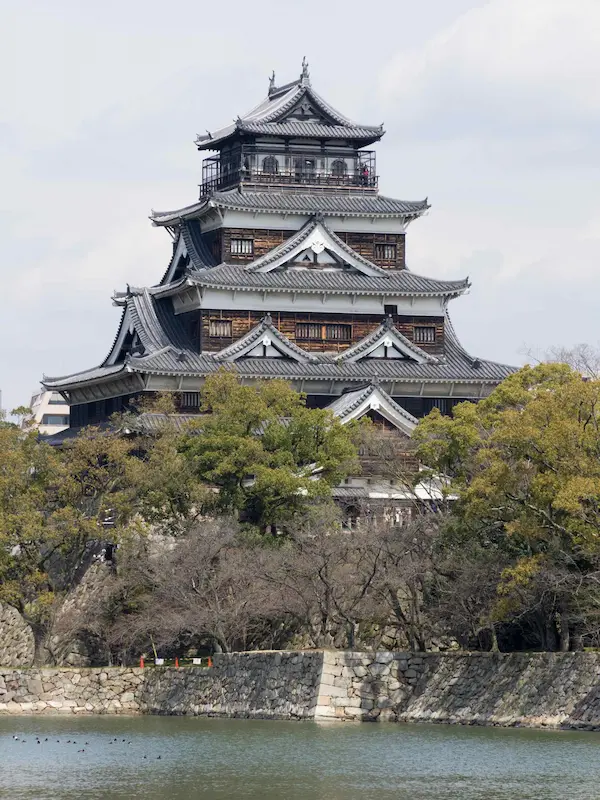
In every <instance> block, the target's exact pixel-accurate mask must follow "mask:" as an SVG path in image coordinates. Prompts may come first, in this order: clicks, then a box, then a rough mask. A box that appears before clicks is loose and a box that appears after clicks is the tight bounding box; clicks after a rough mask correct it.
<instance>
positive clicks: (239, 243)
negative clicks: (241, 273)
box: [231, 239, 254, 256]
mask: <svg viewBox="0 0 600 800" xmlns="http://www.w3.org/2000/svg"><path fill="white" fill-rule="evenodd" d="M253 252H254V241H253V240H252V239H232V240H231V255H232V256H251V255H252V253H253Z"/></svg>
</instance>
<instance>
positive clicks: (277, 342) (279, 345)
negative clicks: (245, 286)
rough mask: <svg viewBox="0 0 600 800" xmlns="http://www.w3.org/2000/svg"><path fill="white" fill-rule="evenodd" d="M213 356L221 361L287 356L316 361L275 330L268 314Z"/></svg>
mask: <svg viewBox="0 0 600 800" xmlns="http://www.w3.org/2000/svg"><path fill="white" fill-rule="evenodd" d="M214 358H215V360H216V361H223V362H233V361H238V360H239V359H240V358H287V359H291V360H292V361H296V362H298V363H300V364H306V363H308V362H311V361H316V357H315V356H313V355H312V354H311V353H307V352H306V351H305V350H302V348H300V347H298V345H296V344H294V342H292V341H290V340H289V339H288V338H287V337H286V336H284V335H283V334H282V333H280V332H279V331H278V330H277V328H276V327H275V326H274V325H273V322H272V320H271V315H270V314H267V315H266V316H265V317H264V318H263V319H262V321H261V322H260V323H259V324H258V325H256V326H255V327H254V328H252V330H251V331H249V332H248V333H247V334H246V335H245V336H242V338H241V339H238V341H237V342H234V343H233V344H231V345H229V347H226V348H225V349H224V350H221V351H220V352H219V353H216V354H215V356H214Z"/></svg>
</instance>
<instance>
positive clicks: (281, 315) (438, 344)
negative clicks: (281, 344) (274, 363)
mask: <svg viewBox="0 0 600 800" xmlns="http://www.w3.org/2000/svg"><path fill="white" fill-rule="evenodd" d="M263 316H264V313H263V312H261V311H237V310H236V311H220V310H218V309H214V310H212V309H204V310H203V311H202V324H201V330H202V333H201V341H202V349H203V351H204V352H218V351H219V350H222V349H223V348H224V347H227V345H229V344H232V343H233V342H235V341H237V339H239V338H240V337H242V336H244V335H245V334H246V333H248V331H249V330H251V329H252V328H253V327H254V326H255V325H257V324H258V323H259V322H260V320H261V319H262V318H263ZM271 317H272V319H273V324H274V325H275V327H276V328H278V329H279V330H280V331H281V333H283V334H284V335H285V336H287V337H288V339H291V340H292V341H296V323H298V322H321V323H323V324H344V325H351V326H352V336H351V340H350V341H349V342H333V341H319V340H306V339H299V340H298V341H297V344H298V345H299V346H300V347H302V348H303V349H304V350H312V351H317V352H324V351H325V352H342V351H343V350H345V349H346V348H347V347H349V346H350V345H352V344H356V343H357V342H359V341H360V340H361V339H364V337H365V336H367V335H368V334H369V333H371V331H374V330H375V329H376V328H377V327H378V326H379V325H380V324H381V322H382V320H383V317H382V315H380V314H372V315H369V314H316V313H307V312H301V311H299V312H297V313H292V312H287V311H280V312H274V313H271ZM217 319H224V320H231V321H232V326H231V327H232V336H231V338H217V337H211V336H210V334H209V330H210V328H209V324H210V320H217ZM393 319H394V324H395V326H396V328H397V329H398V330H399V331H400V332H401V333H402V334H404V336H406V338H407V339H410V340H411V341H413V328H414V326H415V325H434V326H435V330H436V335H435V342H434V343H433V344H419V347H420V348H422V349H423V350H425V351H427V352H430V353H434V354H435V353H442V352H443V349H444V318H443V317H406V316H394V317H393Z"/></svg>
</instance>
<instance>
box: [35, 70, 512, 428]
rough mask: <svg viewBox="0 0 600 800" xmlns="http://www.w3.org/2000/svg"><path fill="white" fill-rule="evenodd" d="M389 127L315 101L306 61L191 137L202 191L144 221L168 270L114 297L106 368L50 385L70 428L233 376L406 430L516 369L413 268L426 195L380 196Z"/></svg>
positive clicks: (437, 283) (186, 395)
mask: <svg viewBox="0 0 600 800" xmlns="http://www.w3.org/2000/svg"><path fill="white" fill-rule="evenodd" d="M383 134H384V130H383V127H382V126H381V125H362V124H359V123H357V122H353V121H351V120H350V119H348V118H347V117H345V116H344V115H343V114H341V113H340V112H339V111H337V110H336V109H335V108H334V107H333V106H331V105H330V104H329V103H328V102H326V101H325V100H324V99H323V98H322V97H321V96H320V95H319V94H317V92H316V91H315V90H314V89H313V87H312V85H311V80H310V76H309V71H308V65H307V64H306V62H304V63H303V65H302V72H301V75H300V77H299V78H298V79H297V80H294V81H292V82H291V83H287V84H285V85H283V86H277V85H276V82H275V75H273V76H272V78H271V80H270V82H269V87H268V94H267V96H266V98H265V99H264V100H262V102H260V103H259V104H258V105H257V106H255V107H254V108H253V109H252V111H250V112H249V113H247V114H245V115H244V116H242V117H237V119H236V120H235V122H234V123H232V124H230V125H227V126H226V127H224V128H220V129H218V130H213V131H212V132H210V133H208V132H207V133H206V134H205V135H202V136H198V138H197V140H196V145H197V147H198V149H199V150H201V151H209V152H210V153H212V154H211V155H208V157H207V158H205V159H204V161H203V163H202V183H201V184H200V194H199V198H198V200H197V201H196V202H193V203H192V204H190V205H186V206H184V207H183V208H178V209H174V210H173V211H155V212H153V213H152V216H151V220H152V223H153V225H155V226H156V227H159V228H163V229H164V230H165V231H166V233H167V234H168V235H169V236H170V237H171V238H172V244H173V250H172V256H171V259H170V261H169V263H168V264H167V265H166V266H165V270H164V274H163V275H162V277H161V278H160V279H159V280H158V282H157V283H155V284H154V285H152V286H149V287H147V286H142V287H134V286H128V287H127V290H126V291H124V292H117V293H115V295H114V297H113V302H114V304H115V305H117V306H119V307H120V308H121V321H120V323H119V328H118V331H117V333H116V336H115V338H114V341H113V344H112V346H111V347H110V351H109V352H108V355H107V356H106V358H105V359H104V361H102V363H101V364H100V365H99V366H94V367H91V368H90V369H86V370H85V371H83V372H78V373H75V374H72V375H67V376H63V377H54V378H49V377H45V378H44V380H43V384H44V386H45V387H46V388H47V389H50V390H53V391H57V392H60V393H61V394H62V395H63V396H64V397H65V398H66V399H67V401H68V402H69V405H70V426H71V430H70V431H69V433H70V434H71V435H74V434H75V432H76V431H77V429H79V428H81V427H82V426H85V425H88V424H97V423H102V422H103V421H105V420H107V419H108V417H110V415H111V414H114V413H115V412H119V411H122V410H124V409H126V408H128V407H129V406H130V404H131V402H132V401H133V400H134V399H135V398H138V397H140V395H143V393H155V392H164V391H169V392H174V393H176V400H177V407H178V409H179V411H180V412H182V413H185V414H193V413H198V412H199V410H200V406H201V392H202V383H203V381H204V379H205V378H206V376H207V375H210V374H212V373H214V372H215V371H217V370H222V369H227V370H231V371H232V372H234V373H235V374H236V375H238V376H239V378H240V380H241V381H243V382H247V383H256V382H258V381H262V380H268V379H271V378H282V379H285V380H286V381H289V382H290V383H291V384H292V386H293V387H294V388H295V389H297V390H298V391H301V392H303V393H305V395H306V398H307V399H306V402H307V405H309V406H311V407H321V408H323V407H328V408H330V409H331V410H332V412H333V413H334V414H335V415H336V416H338V417H339V418H340V419H341V420H342V421H347V420H350V419H356V418H358V417H361V416H363V415H365V414H368V415H369V416H371V417H372V418H373V419H376V420H379V421H380V422H382V423H383V424H384V425H385V426H386V427H387V428H390V427H393V428H395V429H397V430H398V432H400V433H401V434H402V435H408V436H409V435H410V433H411V432H412V430H413V429H414V427H415V425H416V424H417V421H418V418H419V417H422V416H423V415H425V414H427V413H428V412H429V411H430V410H431V409H432V408H434V407H435V408H439V409H440V411H441V412H442V413H445V414H447V413H449V412H450V411H451V409H452V407H453V406H454V405H455V404H456V403H459V402H461V401H463V400H477V399H479V398H481V397H483V396H485V395H487V394H488V393H489V392H490V391H491V390H492V389H493V388H494V387H495V386H496V385H497V384H498V383H499V382H500V381H502V379H503V378H505V377H506V376H507V375H508V374H510V373H511V372H513V368H511V367H509V366H505V365H502V364H497V363H494V362H491V361H485V360H483V359H482V358H476V357H474V356H471V355H469V353H467V352H466V350H465V349H464V348H463V347H462V345H461V343H460V342H459V340H458V338H457V336H456V333H455V331H454V329H453V327H452V323H451V322H450V317H449V315H448V306H449V302H450V300H452V299H453V298H455V297H458V296H459V295H461V294H463V293H465V292H466V291H467V289H468V287H469V283H468V280H467V279H461V280H440V279H438V278H428V277H424V276H422V275H417V274H416V273H414V272H411V271H410V270H409V269H408V267H407V260H406V249H407V248H406V233H407V229H408V227H409V225H410V224H411V223H412V222H414V221H415V220H417V219H418V218H419V217H421V216H422V215H423V214H425V213H426V212H427V211H428V209H429V204H428V202H427V200H426V199H425V200H418V201H407V200H397V199H394V198H391V197H386V196H383V195H381V194H379V190H378V175H377V164H376V155H375V151H374V150H373V149H369V148H371V147H372V146H373V145H374V144H375V143H376V142H378V141H379V140H380V139H381V137H382V136H383ZM157 277H158V276H157ZM58 436H60V434H58Z"/></svg>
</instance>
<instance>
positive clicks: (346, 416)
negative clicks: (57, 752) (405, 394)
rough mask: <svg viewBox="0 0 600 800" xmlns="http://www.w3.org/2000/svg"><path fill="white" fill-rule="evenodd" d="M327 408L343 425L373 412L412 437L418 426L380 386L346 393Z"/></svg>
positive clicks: (410, 415)
mask: <svg viewBox="0 0 600 800" xmlns="http://www.w3.org/2000/svg"><path fill="white" fill-rule="evenodd" d="M327 408H328V409H329V410H330V411H331V412H332V413H333V414H334V416H336V417H338V419H339V420H340V422H341V423H342V424H345V423H347V422H350V421H351V420H353V419H360V418H361V417H364V416H365V414H368V413H369V412H373V413H374V414H376V415H377V416H379V417H382V418H383V419H385V420H387V421H388V422H389V423H391V424H392V425H393V426H394V427H395V428H398V430H399V431H401V432H402V433H404V434H406V435H407V436H410V435H411V434H412V432H413V431H414V429H415V427H416V426H417V423H418V420H417V418H416V417H413V415H412V414H409V413H408V411H406V410H405V409H404V408H402V406H400V405H398V403H396V401H395V400H393V399H392V398H391V397H390V396H389V394H388V393H387V392H384V390H383V389H382V388H381V387H380V386H376V385H375V384H369V386H365V387H363V388H362V389H356V390H355V391H354V392H346V394H343V395H342V396H341V397H338V398H337V400H334V402H333V403H332V404H331V405H330V406H327Z"/></svg>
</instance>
